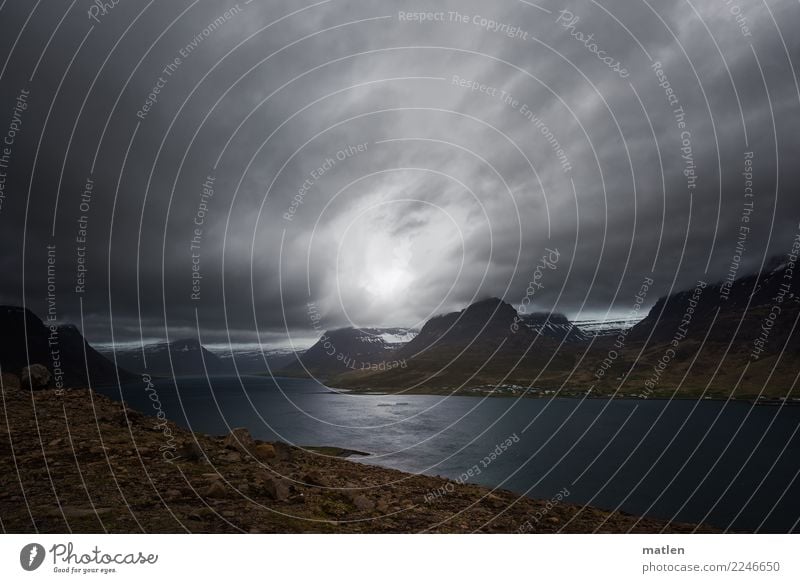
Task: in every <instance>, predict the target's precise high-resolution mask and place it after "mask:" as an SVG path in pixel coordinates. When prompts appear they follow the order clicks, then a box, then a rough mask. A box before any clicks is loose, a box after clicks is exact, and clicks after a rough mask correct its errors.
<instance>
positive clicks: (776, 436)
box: [100, 377, 800, 532]
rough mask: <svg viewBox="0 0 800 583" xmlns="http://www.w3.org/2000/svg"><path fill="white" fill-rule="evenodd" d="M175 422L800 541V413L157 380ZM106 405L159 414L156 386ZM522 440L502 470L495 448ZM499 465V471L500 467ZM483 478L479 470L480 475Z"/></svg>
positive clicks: (137, 386) (138, 386) (714, 404)
mask: <svg viewBox="0 0 800 583" xmlns="http://www.w3.org/2000/svg"><path fill="white" fill-rule="evenodd" d="M155 388H156V390H157V391H158V395H159V398H160V401H161V406H162V408H163V410H164V412H165V414H166V415H167V417H169V418H170V419H172V420H174V421H175V422H177V423H179V424H180V425H183V426H185V427H187V428H191V429H193V430H195V431H201V432H205V433H211V434H217V435H222V434H225V433H227V432H228V431H229V429H230V428H231V427H241V426H244V427H247V428H248V429H249V430H250V432H251V433H252V434H253V436H254V437H256V438H260V439H264V440H281V441H286V442H289V443H294V444H298V445H332V446H340V447H345V448H350V449H356V450H361V451H365V452H369V453H370V454H372V455H370V456H369V457H368V458H362V461H364V462H365V463H370V464H377V465H381V466H387V467H392V468H396V469H400V470H405V471H408V472H419V473H425V474H431V475H441V476H447V477H449V478H454V479H456V478H458V477H459V476H460V475H461V474H462V473H464V472H466V471H467V470H469V469H470V468H473V467H474V466H476V465H477V468H478V470H479V471H480V473H478V474H477V475H475V477H474V478H471V479H470V480H469V481H472V482H476V483H480V484H484V485H487V486H493V487H501V488H504V489H508V490H512V491H514V492H518V493H520V494H525V495H528V496H531V497H535V498H550V497H551V496H553V495H554V494H555V493H556V492H558V491H559V490H561V489H562V488H567V489H568V491H569V492H570V496H569V498H568V501H569V502H572V503H576V504H591V505H593V506H598V507H601V508H607V509H612V508H619V509H620V510H623V511H625V512H629V513H632V514H636V515H648V516H653V517H658V518H673V519H675V520H680V521H688V522H699V521H705V522H707V523H709V524H713V525H716V526H719V527H722V528H730V529H734V530H743V531H754V530H759V531H764V532H787V531H798V518H800V484H799V483H798V479H797V478H798V470H800V436H798V427H800V407H787V408H779V407H768V406H761V407H752V406H751V405H749V404H747V403H728V404H725V403H723V402H718V401H700V402H694V401H672V402H667V401H656V400H652V401H644V400H605V399H592V400H586V401H580V400H577V399H554V400H544V399H542V400H538V399H508V398H488V399H482V398H478V397H443V396H427V395H346V394H338V393H335V392H332V391H331V390H330V389H328V388H326V387H324V386H322V385H320V384H318V383H316V382H314V381H310V380H305V379H278V381H277V383H276V382H275V381H273V380H271V379H269V378H264V377H242V378H241V379H238V378H235V377H233V378H231V377H213V378H211V379H206V378H182V379H178V381H177V386H176V384H175V381H173V380H171V379H170V380H164V381H155ZM100 392H103V393H105V394H106V395H109V396H111V397H114V398H117V399H119V398H120V397H122V398H124V399H125V400H126V401H128V402H129V403H130V404H131V405H132V406H134V407H135V408H137V409H139V410H141V411H152V401H151V400H150V399H149V398H148V394H147V393H146V392H145V384H144V383H142V382H138V383H131V384H128V385H125V386H123V387H122V395H120V390H119V389H118V388H116V387H114V388H106V389H100ZM514 435H515V436H516V437H518V438H519V439H518V440H517V441H516V443H514V444H513V445H512V446H511V447H510V448H508V449H507V450H506V451H505V452H502V453H501V454H500V455H496V456H495V457H494V459H491V457H492V455H491V454H492V452H493V451H494V450H495V446H496V445H497V444H499V443H501V442H504V441H505V440H506V439H508V438H509V437H511V436H514ZM487 456H488V458H489V459H486V458H487ZM473 473H475V471H474V470H473Z"/></svg>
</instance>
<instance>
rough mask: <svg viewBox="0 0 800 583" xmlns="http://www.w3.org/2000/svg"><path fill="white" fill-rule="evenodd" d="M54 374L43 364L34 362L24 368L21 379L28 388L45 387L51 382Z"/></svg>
mask: <svg viewBox="0 0 800 583" xmlns="http://www.w3.org/2000/svg"><path fill="white" fill-rule="evenodd" d="M51 378H52V375H51V374H50V371H49V370H47V367H46V366H44V365H43V364H32V365H30V366H26V367H25V368H23V369H22V374H21V375H20V381H21V382H22V386H23V387H24V388H26V389H44V388H46V387H47V385H49V384H50V379H51Z"/></svg>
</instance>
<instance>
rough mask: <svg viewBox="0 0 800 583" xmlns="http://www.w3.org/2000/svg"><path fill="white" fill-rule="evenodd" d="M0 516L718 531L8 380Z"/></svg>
mask: <svg viewBox="0 0 800 583" xmlns="http://www.w3.org/2000/svg"><path fill="white" fill-rule="evenodd" d="M0 406H1V408H2V415H0V419H1V420H2V421H0V459H2V468H3V469H4V471H3V473H2V476H0V525H1V526H2V530H3V531H4V532H8V533H12V532H13V533H33V532H41V533H66V532H72V533H95V532H99V533H102V532H109V533H138V532H157V533H184V532H193V533H238V532H244V533H248V532H249V533H417V532H436V533H467V532H485V533H555V532H580V533H587V532H616V533H620V532H647V533H652V532H692V531H695V530H697V531H700V532H710V531H711V529H708V528H705V527H699V528H698V527H695V526H694V525H687V524H677V523H669V522H665V521H660V520H654V519H644V518H642V519H640V518H637V517H634V516H629V515H627V514H624V513H620V512H613V513H610V512H606V511H602V510H598V509H595V508H584V507H581V506H577V505H574V504H569V503H568V496H567V495H565V494H564V492H561V493H557V492H554V493H553V497H552V498H551V499H549V500H533V499H529V498H524V497H523V498H520V497H519V496H517V495H516V494H513V493H511V492H507V491H502V490H494V491H492V490H490V489H488V488H485V487H481V486H476V485H470V484H460V483H457V482H454V481H452V480H446V479H443V478H438V477H432V476H421V475H412V474H407V473H404V472H400V471H396V470H390V469H385V468H380V467H375V466H369V465H367V464H364V463H357V462H354V461H350V460H348V459H344V458H342V457H340V455H342V454H345V455H346V454H347V452H346V451H342V450H339V448H335V447H315V448H299V447H294V446H289V445H287V444H283V443H265V442H261V441H258V440H254V439H252V438H251V437H250V435H249V433H248V432H247V431H246V430H245V429H235V430H233V431H232V432H231V433H230V434H229V435H227V436H220V437H214V436H209V435H203V434H198V433H191V432H190V431H187V430H186V429H183V428H181V427H179V426H177V425H175V424H174V423H172V422H169V421H167V420H165V419H158V418H157V417H148V416H145V415H143V414H142V413H140V412H138V411H134V410H132V409H130V408H127V407H125V406H124V405H123V404H122V403H119V402H116V401H113V400H111V399H108V398H107V397H104V396H101V395H98V394H97V393H95V392H93V391H90V390H88V389H71V390H66V391H55V390H40V391H31V390H29V389H21V388H20V385H19V379H17V378H16V377H14V376H13V375H7V374H3V376H2V402H1V403H0Z"/></svg>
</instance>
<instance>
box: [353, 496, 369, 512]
mask: <svg viewBox="0 0 800 583" xmlns="http://www.w3.org/2000/svg"><path fill="white" fill-rule="evenodd" d="M348 498H350V502H352V503H353V506H355V507H356V508H358V509H359V510H361V511H363V512H369V511H370V510H374V509H375V503H374V502H373V501H372V500H370V499H369V498H367V497H366V496H364V495H363V494H348Z"/></svg>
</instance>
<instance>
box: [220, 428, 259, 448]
mask: <svg viewBox="0 0 800 583" xmlns="http://www.w3.org/2000/svg"><path fill="white" fill-rule="evenodd" d="M254 444H255V441H254V440H253V437H252V436H251V435H250V432H249V431H248V430H247V429H245V428H244V427H236V428H235V429H231V432H230V433H229V434H228V435H227V436H226V437H225V439H224V440H223V442H222V445H223V446H224V447H226V448H228V449H237V450H239V451H240V452H242V453H244V452H246V451H248V450H249V449H250V448H251V447H253V445H254Z"/></svg>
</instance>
